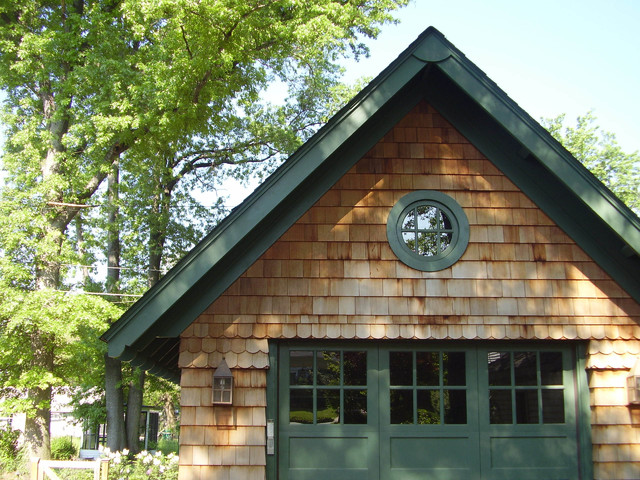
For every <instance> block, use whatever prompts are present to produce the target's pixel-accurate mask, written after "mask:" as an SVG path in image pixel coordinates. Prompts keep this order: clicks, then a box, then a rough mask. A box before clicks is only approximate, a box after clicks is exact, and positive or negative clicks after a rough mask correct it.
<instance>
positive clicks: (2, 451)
mask: <svg viewBox="0 0 640 480" xmlns="http://www.w3.org/2000/svg"><path fill="white" fill-rule="evenodd" d="M19 437H20V432H19V431H18V430H11V428H10V427H2V428H0V472H13V471H15V470H17V469H18V467H19V464H20V448H18V438H19Z"/></svg>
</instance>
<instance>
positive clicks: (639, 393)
mask: <svg viewBox="0 0 640 480" xmlns="http://www.w3.org/2000/svg"><path fill="white" fill-rule="evenodd" d="M627 397H628V399H629V405H634V406H640V360H636V364H635V366H634V367H633V368H632V369H631V371H630V372H629V375H628V376H627Z"/></svg>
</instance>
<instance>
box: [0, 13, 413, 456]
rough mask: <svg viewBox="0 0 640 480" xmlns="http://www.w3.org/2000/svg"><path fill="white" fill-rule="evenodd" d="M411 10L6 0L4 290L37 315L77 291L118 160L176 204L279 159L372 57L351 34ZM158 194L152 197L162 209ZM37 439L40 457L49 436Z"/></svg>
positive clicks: (136, 184) (43, 342)
mask: <svg viewBox="0 0 640 480" xmlns="http://www.w3.org/2000/svg"><path fill="white" fill-rule="evenodd" d="M406 3H407V0H308V1H305V2H300V1H297V0H272V1H257V0H251V1H242V2H240V1H237V0H224V1H220V0H217V1H214V0H203V1H200V2H192V1H190V0H178V1H176V0H157V1H155V2H143V1H140V0H95V1H90V0H73V1H63V2H55V1H52V0H41V1H39V2H33V1H30V0H16V1H13V2H8V3H6V4H3V5H2V6H0V88H2V89H3V90H4V91H5V92H6V94H7V99H6V102H5V112H4V117H3V120H4V123H5V124H6V127H7V128H6V132H7V141H6V146H5V152H4V154H3V156H2V162H3V167H4V169H5V170H6V173H7V176H6V185H5V186H4V188H3V190H2V198H0V200H1V201H2V203H1V207H0V208H1V209H2V212H0V213H1V214H2V217H3V218H2V219H1V221H0V251H1V252H2V256H1V257H0V269H1V273H0V283H1V284H2V285H3V288H6V289H8V291H9V290H10V291H11V292H12V293H11V295H14V294H15V295H17V294H18V293H24V292H45V293H43V295H42V296H37V297H33V298H39V299H40V300H41V301H42V302H43V303H42V307H43V308H44V307H45V305H47V304H48V303H47V302H48V301H49V300H47V298H48V294H52V293H53V292H54V291H56V290H60V289H67V288H69V287H70V286H72V285H71V284H72V283H73V282H72V281H71V279H70V275H69V272H70V270H69V269H68V268H67V267H66V265H69V264H75V263H78V262H80V258H81V255H88V253H87V250H86V249H85V248H84V246H83V248H80V246H81V245H84V244H83V243H82V242H86V239H87V238H89V237H91V236H93V237H95V238H100V235H99V234H96V232H95V231H93V230H91V229H90V228H89V227H87V226H86V225H87V222H88V220H92V219H95V218H96V217H97V218H100V217H101V216H103V215H106V212H104V211H102V210H99V209H92V208H89V207H92V206H93V205H94V203H93V202H94V200H97V198H98V197H97V196H98V195H100V194H101V192H102V190H101V188H102V185H103V182H104V180H105V179H106V178H107V176H108V175H109V173H110V172H113V168H114V165H116V164H117V163H118V162H120V169H121V170H120V171H121V173H122V178H128V179H129V181H130V186H129V188H131V189H132V191H133V190H134V189H136V188H137V189H139V192H140V193H142V194H146V193H147V192H149V191H150V190H149V188H150V187H148V186H150V185H155V187H154V188H156V190H154V191H155V192H160V190H159V188H160V187H159V186H160V185H162V188H163V189H164V190H162V191H163V192H164V191H166V190H168V191H169V194H170V196H174V197H173V198H175V192H177V191H178V190H176V187H175V186H176V185H177V182H178V181H182V179H184V178H186V177H188V176H194V175H193V174H194V172H208V174H209V175H208V178H207V180H206V182H207V183H208V184H209V185H211V184H215V180H212V179H211V178H212V176H215V175H216V168H217V167H219V166H223V165H233V166H238V168H240V170H238V169H236V170H233V174H234V175H244V174H248V172H249V171H250V170H251V169H250V168H249V169H242V167H243V166H250V165H251V164H253V163H254V162H256V161H263V160H264V161H270V160H272V161H277V160H278V158H279V155H280V154H282V153H284V152H286V151H288V150H290V149H291V148H292V146H293V145H295V144H296V142H298V141H299V138H300V136H299V135H296V133H295V132H298V133H299V132H302V131H306V130H308V129H313V127H314V126H315V125H317V124H318V123H319V122H320V121H321V120H322V118H323V115H324V108H323V107H324V105H323V99H324V98H325V96H326V94H327V92H329V91H330V90H331V89H332V88H334V87H335V85H336V84H337V81H338V78H339V74H340V69H339V68H338V66H337V61H338V60H339V59H340V58H341V57H343V56H345V55H351V54H352V55H356V56H357V55H361V54H364V53H366V49H365V48H364V47H363V46H362V45H361V44H359V37H360V36H369V37H374V36H376V35H377V33H378V28H379V26H380V25H382V24H384V23H385V22H388V21H390V19H391V17H390V15H389V12H390V11H391V10H393V9H395V8H397V7H399V6H402V5H404V4H406ZM276 83H278V84H281V85H283V86H284V88H285V89H286V90H287V91H288V92H289V93H288V96H287V98H286V100H285V101H283V102H280V105H278V106H271V105H269V104H268V103H267V102H266V101H265V100H264V97H265V92H266V91H268V87H269V86H270V85H273V84H276ZM158 158H161V159H163V161H165V163H164V164H160V165H158V163H157V160H158ZM125 165H126V167H124V166H125ZM123 168H126V169H127V170H126V172H125V171H124V170H122V169H123ZM212 172H213V173H212ZM150 173H151V175H150ZM202 177H203V175H200V177H199V178H202ZM168 187H170V188H168ZM183 191H186V190H183ZM163 195H164V193H163V194H159V195H158V194H156V195H155V197H157V198H158V208H160V209H162V208H165V207H163V206H162V201H166V198H164V199H163ZM148 198H154V195H149V197H148ZM160 211H161V210H158V212H160ZM85 212H86V213H85ZM156 214H157V212H156ZM149 218H151V219H153V218H154V217H153V216H152V217H149ZM80 219H81V220H82V221H80ZM71 222H75V224H76V226H80V228H79V230H78V234H74V233H73V232H71V231H70V228H69V227H70V225H71ZM178 223H179V222H178ZM123 224H124V223H123ZM149 225H150V226H149V236H150V237H149V238H150V239H153V242H154V243H155V244H156V245H158V248H159V249H161V250H162V251H166V248H165V245H166V242H167V239H166V238H164V239H163V238H162V235H160V238H159V239H154V238H155V237H154V235H155V236H156V237H157V233H158V232H161V230H160V229H157V231H156V233H152V232H151V223H150V221H149ZM93 228H94V229H95V228H96V227H95V226H94V227H93ZM154 248H155V247H154ZM151 251H154V250H151ZM158 251H159V250H158ZM150 265H154V268H155V267H156V266H157V265H158V261H157V260H155V259H154V260H151V259H150ZM155 269H156V270H159V268H155ZM150 271H151V269H150ZM52 298H53V299H54V301H58V300H60V299H59V297H57V296H55V295H54V296H53V297H52ZM79 308H81V307H79ZM34 325H35V326H36V327H35V328H34V329H33V330H31V331H29V333H28V337H29V339H30V341H31V344H32V348H33V351H35V352H40V353H42V358H34V361H35V362H36V363H37V364H38V362H40V363H47V362H49V359H48V356H47V355H48V353H47V352H48V345H49V344H50V341H51V339H50V338H49V337H48V336H47V334H46V333H47V330H46V328H45V327H44V326H42V325H41V324H39V323H38V324H34ZM22 333H24V334H25V335H27V333H26V332H22ZM32 393H33V395H35V396H36V397H38V398H42V402H40V403H41V404H42V405H45V404H46V397H47V396H48V395H50V390H48V389H47V388H44V387H43V386H42V385H36V386H35V387H34V390H33V392H32ZM34 398H35V397H34ZM38 415H39V417H37V418H39V420H38V421H37V422H35V423H34V424H33V425H32V424H29V427H28V430H29V432H28V434H27V438H28V439H32V438H33V439H35V438H43V439H45V438H46V435H47V432H46V430H47V428H48V426H47V421H46V414H45V413H39V414H38ZM32 430H33V431H32ZM32 447H33V453H35V454H38V455H40V456H46V455H47V446H46V441H45V442H41V443H38V444H37V445H35V444H34V445H32ZM40 448H42V449H41V450H40Z"/></svg>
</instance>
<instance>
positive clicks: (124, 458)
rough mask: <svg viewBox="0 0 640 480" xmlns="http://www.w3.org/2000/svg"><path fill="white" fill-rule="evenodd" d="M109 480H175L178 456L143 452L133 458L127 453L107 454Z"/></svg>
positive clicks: (124, 451)
mask: <svg viewBox="0 0 640 480" xmlns="http://www.w3.org/2000/svg"><path fill="white" fill-rule="evenodd" d="M107 456H108V458H109V480H124V479H127V480H177V478H178V456H177V455H175V454H174V453H169V454H167V455H165V454H163V453H162V452H160V451H158V452H156V453H155V454H151V453H149V452H146V451H143V452H140V453H139V454H137V455H135V456H134V457H131V456H129V453H128V451H126V450H123V451H122V452H107Z"/></svg>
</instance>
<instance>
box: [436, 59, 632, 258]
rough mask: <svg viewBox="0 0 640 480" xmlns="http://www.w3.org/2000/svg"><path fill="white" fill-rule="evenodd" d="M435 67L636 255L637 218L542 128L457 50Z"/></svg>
mask: <svg viewBox="0 0 640 480" xmlns="http://www.w3.org/2000/svg"><path fill="white" fill-rule="evenodd" d="M454 48H455V47H454ZM438 67H439V68H440V69H441V70H442V71H443V72H444V73H446V74H447V75H448V76H449V77H450V78H451V79H452V80H453V81H454V82H455V83H456V84H457V85H458V86H459V87H460V88H461V89H462V90H463V91H465V92H466V93H467V94H468V95H469V96H470V97H471V98H472V99H473V100H475V101H476V102H477V103H478V104H479V105H480V106H481V107H482V108H484V109H485V110H486V111H487V112H488V113H489V114H490V115H491V116H492V117H493V118H495V119H496V121H498V122H499V123H500V125H502V126H503V127H504V128H505V129H506V130H507V131H508V132H509V133H510V134H511V135H512V136H513V137H514V138H516V139H517V140H518V142H519V143H521V144H522V146H523V147H524V148H526V149H527V150H528V151H529V152H530V153H531V154H532V155H534V156H535V157H536V158H537V159H538V160H539V161H540V162H542V164H543V165H544V166H545V167H546V168H547V169H548V170H549V171H550V172H552V173H553V174H554V175H555V176H556V177H558V178H560V179H561V180H562V182H563V183H564V184H565V185H566V186H567V187H568V188H569V189H570V190H571V191H572V192H574V193H575V194H576V195H577V196H578V197H579V198H580V199H581V200H582V201H583V202H584V204H585V205H587V206H588V207H589V208H591V209H592V210H593V211H594V212H596V213H597V214H598V215H599V216H600V217H601V218H602V220H603V221H604V222H605V223H606V224H607V225H609V227H610V228H612V229H613V230H614V231H615V232H616V233H617V234H618V235H619V236H620V237H621V238H623V239H624V240H625V241H626V243H627V244H628V245H629V247H631V248H632V249H633V251H634V252H635V253H636V255H640V219H638V217H637V216H636V215H635V214H634V213H633V212H632V211H631V210H630V209H629V208H628V207H627V206H626V205H625V204H624V203H623V202H621V201H620V200H619V199H618V198H617V197H616V196H615V195H614V194H613V193H612V192H611V191H610V190H609V189H608V188H607V187H606V186H605V185H604V184H603V183H602V182H600V181H599V180H598V179H597V178H596V177H595V176H594V175H593V174H592V173H591V172H590V171H589V170H588V169H587V168H585V167H584V165H582V164H581V163H580V162H579V161H577V160H576V159H575V158H574V157H573V156H572V155H571V154H570V153H569V152H568V151H567V150H566V149H565V148H564V147H563V146H562V145H560V143H558V142H557V141H556V140H555V139H554V138H553V137H552V136H551V134H549V132H548V131H547V130H546V129H544V128H543V127H542V126H541V125H540V124H539V123H538V122H536V121H535V120H533V119H532V118H531V117H530V116H529V114H527V113H526V112H525V111H524V110H522V109H521V108H520V107H519V106H518V105H517V104H516V103H515V102H514V101H513V100H511V99H510V98H509V97H508V96H507V94H506V93H505V92H504V91H502V90H501V89H500V88H499V87H498V86H497V85H496V84H495V83H494V82H492V81H491V80H490V79H489V78H488V77H487V76H486V74H484V73H483V72H482V71H481V70H479V69H478V68H477V67H476V66H475V65H473V64H472V63H471V62H470V61H469V60H467V59H466V57H464V56H463V55H462V54H461V53H460V52H456V54H452V55H451V56H450V57H449V58H448V59H447V61H444V62H441V63H439V64H438Z"/></svg>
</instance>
